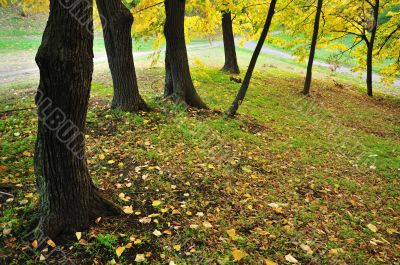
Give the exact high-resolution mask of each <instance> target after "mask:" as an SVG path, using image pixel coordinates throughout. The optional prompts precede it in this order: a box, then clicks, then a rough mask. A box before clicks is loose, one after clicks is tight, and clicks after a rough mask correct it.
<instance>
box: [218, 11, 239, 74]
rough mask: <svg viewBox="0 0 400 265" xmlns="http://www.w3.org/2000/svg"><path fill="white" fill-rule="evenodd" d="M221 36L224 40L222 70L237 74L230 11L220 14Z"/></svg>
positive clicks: (237, 68) (237, 67)
mask: <svg viewBox="0 0 400 265" xmlns="http://www.w3.org/2000/svg"><path fill="white" fill-rule="evenodd" d="M222 34H223V38H224V52H225V65H224V67H223V68H222V70H224V71H226V72H229V73H231V74H239V73H240V70H239V66H238V63H237V57H236V47H235V37H234V35H233V29H232V14H231V12H230V11H226V12H223V14H222Z"/></svg>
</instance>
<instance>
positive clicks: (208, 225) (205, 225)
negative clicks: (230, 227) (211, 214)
mask: <svg viewBox="0 0 400 265" xmlns="http://www.w3.org/2000/svg"><path fill="white" fill-rule="evenodd" d="M203 226H204V227H205V228H212V227H213V226H212V224H211V223H210V222H207V221H205V222H203Z"/></svg>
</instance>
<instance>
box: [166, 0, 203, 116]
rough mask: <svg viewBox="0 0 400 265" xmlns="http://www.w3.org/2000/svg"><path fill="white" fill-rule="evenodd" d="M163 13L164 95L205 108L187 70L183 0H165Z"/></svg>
mask: <svg viewBox="0 0 400 265" xmlns="http://www.w3.org/2000/svg"><path fill="white" fill-rule="evenodd" d="M165 14H166V20H165V25H164V34H165V39H166V42H167V47H166V53H165V75H166V78H165V93H164V95H165V96H166V97H170V98H171V99H172V100H173V101H174V102H176V103H178V104H184V105H189V106H191V107H196V108H206V107H207V106H206V105H205V104H204V103H203V101H202V100H201V99H200V96H199V95H198V94H197V92H196V89H195V88H194V85H193V81H192V78H191V75H190V70H189V61H188V56H187V50H186V42H185V24H184V21H185V0H166V1H165Z"/></svg>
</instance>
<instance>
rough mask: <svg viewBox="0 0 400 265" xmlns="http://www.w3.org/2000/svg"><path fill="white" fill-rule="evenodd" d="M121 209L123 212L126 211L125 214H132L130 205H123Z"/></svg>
mask: <svg viewBox="0 0 400 265" xmlns="http://www.w3.org/2000/svg"><path fill="white" fill-rule="evenodd" d="M122 209H123V211H124V213H126V214H133V208H132V206H124V207H122Z"/></svg>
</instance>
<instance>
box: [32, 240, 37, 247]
mask: <svg viewBox="0 0 400 265" xmlns="http://www.w3.org/2000/svg"><path fill="white" fill-rule="evenodd" d="M32 247H33V248H37V247H38V241H37V240H35V241H33V242H32Z"/></svg>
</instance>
